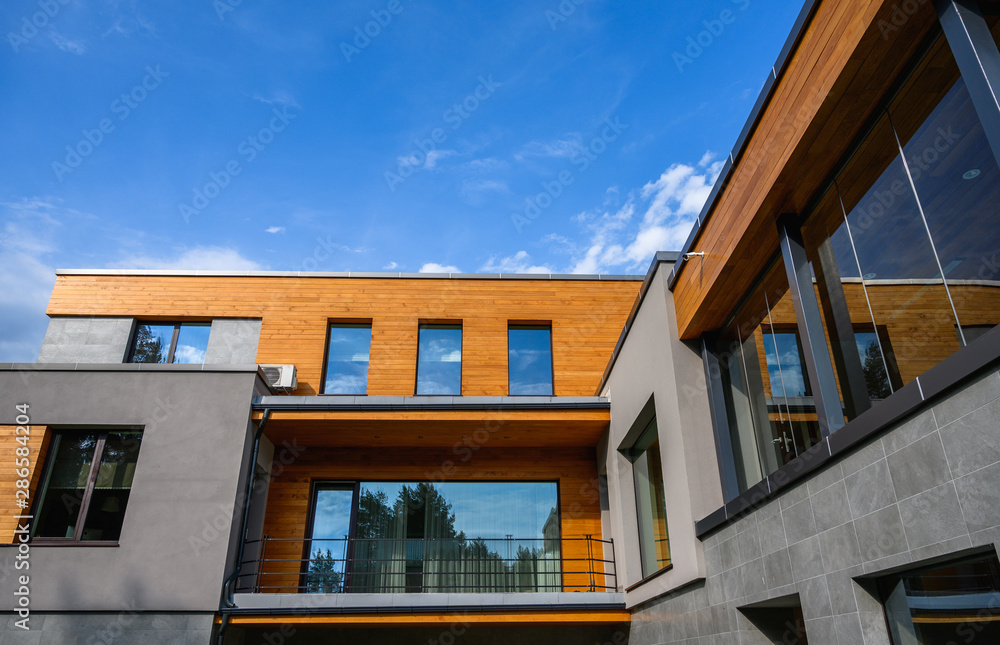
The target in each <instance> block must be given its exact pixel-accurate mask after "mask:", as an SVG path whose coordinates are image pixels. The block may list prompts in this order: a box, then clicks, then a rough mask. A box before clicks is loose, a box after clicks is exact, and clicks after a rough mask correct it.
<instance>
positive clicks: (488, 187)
mask: <svg viewBox="0 0 1000 645" xmlns="http://www.w3.org/2000/svg"><path fill="white" fill-rule="evenodd" d="M461 193H462V197H463V198H464V199H465V201H466V202H467V203H469V204H471V205H472V206H478V205H480V204H482V203H483V202H485V201H486V200H487V198H488V197H489V195H490V194H491V193H493V194H498V195H505V194H508V193H510V188H508V187H507V182H505V181H500V180H497V179H467V180H465V181H463V182H462V188H461Z"/></svg>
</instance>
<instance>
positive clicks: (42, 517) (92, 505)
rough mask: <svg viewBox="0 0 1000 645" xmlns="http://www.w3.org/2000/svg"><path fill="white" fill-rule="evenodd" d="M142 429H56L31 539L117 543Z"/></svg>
mask: <svg viewBox="0 0 1000 645" xmlns="http://www.w3.org/2000/svg"><path fill="white" fill-rule="evenodd" d="M141 441H142V433H141V432H139V431H137V430H124V431H113V432H79V431H65V432H57V433H56V434H55V436H54V437H53V439H52V447H51V449H50V450H51V453H50V454H51V457H50V458H49V463H48V467H47V469H46V472H45V477H44V480H43V483H42V486H41V491H42V492H41V495H39V497H38V499H39V501H38V506H37V507H36V511H35V524H34V527H33V530H32V537H33V538H42V539H45V540H46V541H48V540H59V541H63V540H65V541H77V542H79V541H105V542H106V541H117V540H118V538H119V537H120V536H121V530H122V523H123V522H124V519H125V506H126V505H127V504H128V498H129V493H130V491H131V489H132V478H133V476H134V474H135V466H136V461H137V460H138V457H139V444H140V442H141Z"/></svg>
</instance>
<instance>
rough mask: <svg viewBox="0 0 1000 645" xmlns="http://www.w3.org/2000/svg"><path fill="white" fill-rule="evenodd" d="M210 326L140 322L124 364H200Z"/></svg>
mask: <svg viewBox="0 0 1000 645" xmlns="http://www.w3.org/2000/svg"><path fill="white" fill-rule="evenodd" d="M211 329H212V324H211V323H207V322H206V323H170V322H168V323H154V322H140V323H139V324H138V325H137V326H136V329H135V337H134V338H133V339H132V347H131V348H130V351H129V359H128V361H126V362H128V363H195V364H196V363H204V362H205V351H206V350H207V349H208V334H209V332H210V331H211Z"/></svg>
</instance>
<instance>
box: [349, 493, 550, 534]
mask: <svg viewBox="0 0 1000 645" xmlns="http://www.w3.org/2000/svg"><path fill="white" fill-rule="evenodd" d="M403 485H404V484H402V483H398V482H365V483H363V484H361V491H362V494H363V493H364V491H373V492H378V491H381V492H384V493H385V494H386V497H387V498H388V502H389V504H390V505H392V504H394V503H395V501H396V500H397V499H398V497H399V491H400V490H401V489H402V487H403ZM406 485H407V486H410V487H411V488H413V487H415V486H416V484H415V483H408V484H406ZM434 487H435V488H436V489H437V491H438V492H439V493H440V494H441V495H442V496H443V497H444V498H445V500H447V501H448V503H450V504H451V505H452V512H453V513H454V514H455V530H456V531H457V532H459V533H461V532H465V535H466V537H468V538H477V537H478V538H483V539H497V538H499V539H503V538H505V537H507V536H508V535H510V536H513V537H514V538H525V539H530V538H542V537H544V534H543V532H542V531H543V529H544V527H545V522H546V520H548V518H549V514H550V513H551V512H552V509H554V508H556V507H557V506H558V499H557V488H556V484H555V483H554V482H552V483H550V482H443V483H436V484H434ZM347 517H350V510H349V509H348V510H347ZM540 544H541V543H540V542H539V543H537V544H535V546H540Z"/></svg>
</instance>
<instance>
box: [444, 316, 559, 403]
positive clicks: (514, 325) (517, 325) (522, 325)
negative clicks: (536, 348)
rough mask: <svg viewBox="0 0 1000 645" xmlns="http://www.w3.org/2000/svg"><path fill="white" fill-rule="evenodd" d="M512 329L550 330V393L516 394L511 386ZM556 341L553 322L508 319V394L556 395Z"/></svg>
mask: <svg viewBox="0 0 1000 645" xmlns="http://www.w3.org/2000/svg"><path fill="white" fill-rule="evenodd" d="M512 329H522V330H528V329H546V330H548V332H549V385H550V386H551V388H550V390H549V393H548V394H515V393H514V392H512V391H511V388H510V332H511V330H512ZM463 342H464V338H463ZM555 363H556V358H555V341H554V340H553V338H552V322H551V321H548V322H526V321H514V320H508V321H507V395H508V396H555V395H556V365H555Z"/></svg>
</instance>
